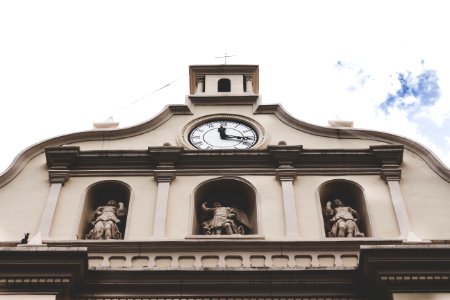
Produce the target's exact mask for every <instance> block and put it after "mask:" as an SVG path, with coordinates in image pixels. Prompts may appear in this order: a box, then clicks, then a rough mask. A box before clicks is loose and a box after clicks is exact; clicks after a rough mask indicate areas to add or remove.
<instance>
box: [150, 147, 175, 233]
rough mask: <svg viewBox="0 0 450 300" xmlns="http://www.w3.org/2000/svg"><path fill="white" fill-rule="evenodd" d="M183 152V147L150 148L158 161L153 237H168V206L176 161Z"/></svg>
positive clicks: (155, 176)
mask: <svg viewBox="0 0 450 300" xmlns="http://www.w3.org/2000/svg"><path fill="white" fill-rule="evenodd" d="M182 151H183V148H182V147H176V146H163V147H152V148H150V147H149V152H150V156H151V158H152V159H153V160H155V161H156V163H157V164H156V169H155V171H154V178H155V180H156V181H157V182H158V187H157V189H158V191H157V194H156V206H155V215H154V219H153V237H154V238H157V239H161V238H165V237H166V220H167V204H168V201H169V190H170V183H171V182H172V181H173V180H174V179H175V161H176V160H177V158H178V156H179V155H180V154H181V152H182Z"/></svg>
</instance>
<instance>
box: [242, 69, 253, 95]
mask: <svg viewBox="0 0 450 300" xmlns="http://www.w3.org/2000/svg"><path fill="white" fill-rule="evenodd" d="M244 79H245V92H246V93H250V94H253V74H245V75H244Z"/></svg>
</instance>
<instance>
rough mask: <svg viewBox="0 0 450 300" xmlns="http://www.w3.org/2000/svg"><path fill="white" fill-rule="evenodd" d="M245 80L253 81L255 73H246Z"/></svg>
mask: <svg viewBox="0 0 450 300" xmlns="http://www.w3.org/2000/svg"><path fill="white" fill-rule="evenodd" d="M244 78H245V81H252V82H253V74H251V73H249V74H244Z"/></svg>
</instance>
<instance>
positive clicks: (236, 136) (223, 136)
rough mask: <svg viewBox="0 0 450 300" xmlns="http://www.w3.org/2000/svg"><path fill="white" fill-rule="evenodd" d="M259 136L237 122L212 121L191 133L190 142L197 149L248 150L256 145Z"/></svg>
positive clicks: (248, 127)
mask: <svg viewBox="0 0 450 300" xmlns="http://www.w3.org/2000/svg"><path fill="white" fill-rule="evenodd" d="M257 141H258V134H257V133H256V131H255V130H254V129H253V128H251V127H250V126H248V125H246V124H245V123H241V122H239V121H235V120H211V121H209V122H205V123H203V124H200V125H198V126H197V127H195V128H194V129H192V131H191V132H190V133H189V142H190V143H191V144H192V145H193V146H194V147H195V148H197V149H205V150H209V149H248V148H251V147H252V146H253V145H255V144H256V142H257Z"/></svg>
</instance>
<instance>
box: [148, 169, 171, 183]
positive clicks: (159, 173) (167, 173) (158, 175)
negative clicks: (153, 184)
mask: <svg viewBox="0 0 450 300" xmlns="http://www.w3.org/2000/svg"><path fill="white" fill-rule="evenodd" d="M153 176H154V177H155V180H156V181H157V182H172V180H174V179H175V177H176V176H175V170H155V172H154V175H153Z"/></svg>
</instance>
